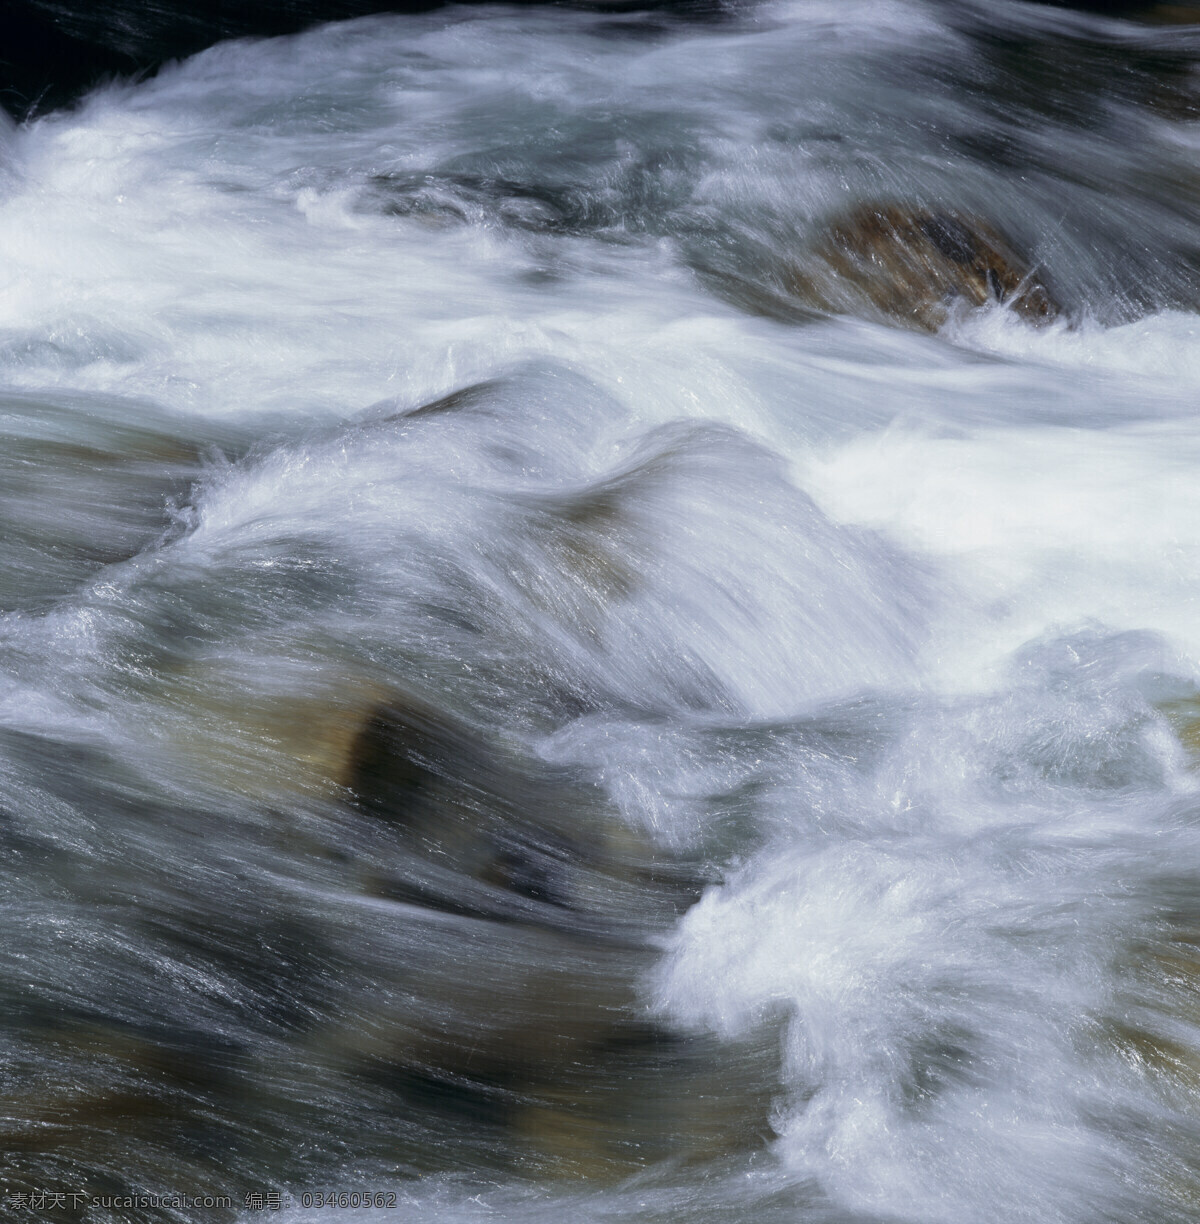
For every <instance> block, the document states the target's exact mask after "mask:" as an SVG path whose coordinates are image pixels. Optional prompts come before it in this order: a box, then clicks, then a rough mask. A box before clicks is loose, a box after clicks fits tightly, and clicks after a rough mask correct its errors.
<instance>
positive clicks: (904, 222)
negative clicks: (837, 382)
mask: <svg viewBox="0 0 1200 1224" xmlns="http://www.w3.org/2000/svg"><path fill="white" fill-rule="evenodd" d="M789 288H790V289H791V290H792V292H793V293H795V294H796V295H797V296H798V297H800V298H802V299H803V300H804V301H805V302H806V303H807V304H810V305H812V306H815V307H816V308H817V309H819V310H824V311H827V312H829V313H831V314H856V315H862V316H864V317H867V318H873V319H877V320H880V321H884V322H893V323H901V324H904V325H906V326H908V327H913V328H917V329H920V330H925V331H935V330H936V329H937V328H939V327H940V326H941V325H942V324H943V323H945V322H946V320H947V318H948V317H949V315H950V313H951V311H952V310H953V309H954V308H955V305H956V304H957V303H962V304H965V305H966V306H968V307H975V306H984V305H986V304H988V303H989V302H1000V303H1003V304H1005V305H1006V306H1008V307H1009V308H1010V309H1012V310H1014V311H1016V312H1017V313H1018V314H1019V315H1020V316H1021V317H1022V318H1024V319H1026V320H1028V321H1029V322H1031V323H1042V322H1045V321H1047V320H1049V319H1051V318H1053V317H1054V316H1055V315H1057V314H1058V313H1059V311H1058V307H1057V305H1056V304H1055V302H1054V300H1053V298H1052V297H1051V295H1050V292H1049V291H1048V290H1047V289H1046V287H1045V285H1044V284H1043V283H1042V282H1041V280H1040V279H1039V278H1038V277H1037V276H1036V274H1035V272H1034V270H1033V269H1032V268H1031V267H1030V266H1029V265H1028V264H1027V263H1026V262H1025V261H1024V260H1023V259H1022V258H1021V257H1020V256H1019V255H1018V254H1017V253H1016V252H1015V251H1014V249H1013V248H1012V247H1011V246H1010V244H1009V243H1008V242H1007V241H1006V240H1005V239H1004V238H1003V237H1001V235H1000V234H999V233H997V232H996V231H995V230H994V229H993V228H992V227H991V226H989V225H987V224H986V223H985V222H982V221H980V220H978V219H977V218H974V217H968V216H965V215H963V214H961V213H957V212H952V211H949V210H942V211H932V210H921V209H912V210H910V209H905V208H902V207H900V206H899V205H895V204H887V205H866V206H864V207H861V208H859V209H857V210H855V211H854V212H852V213H850V214H849V215H848V216H846V217H844V218H842V219H841V220H839V221H836V222H835V223H834V224H833V225H832V226H831V227H830V228H829V230H828V231H827V232H826V234H825V236H824V237H823V238H822V239H820V240H819V241H818V242H817V243H816V244H814V246H812V247H811V248H810V250H809V252H808V257H807V259H806V260H805V262H804V264H803V266H801V267H797V268H796V269H794V270H793V273H792V275H791V277H790V284H789Z"/></svg>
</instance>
